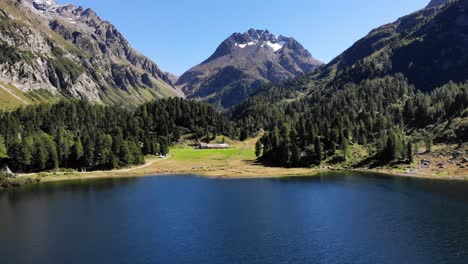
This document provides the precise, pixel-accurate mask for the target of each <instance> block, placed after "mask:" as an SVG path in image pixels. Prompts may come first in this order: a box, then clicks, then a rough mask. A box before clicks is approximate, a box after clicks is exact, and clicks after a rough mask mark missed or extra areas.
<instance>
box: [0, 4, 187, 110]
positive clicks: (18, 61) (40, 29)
mask: <svg viewBox="0 0 468 264" xmlns="http://www.w3.org/2000/svg"><path fill="white" fill-rule="evenodd" d="M0 46H1V47H2V49H1V51H0V82H3V83H10V84H11V85H13V86H15V87H17V88H18V89H20V90H21V91H23V92H25V93H28V92H33V93H34V92H35V91H38V90H45V91H48V92H49V93H50V94H52V95H53V96H56V97H66V98H80V99H87V100H91V101H96V102H103V103H109V104H122V105H127V106H133V105H137V104H139V103H141V102H144V101H147V100H151V99H154V98H159V97H167V96H181V95H182V94H181V92H180V91H178V90H177V89H175V88H174V87H173V84H172V82H171V81H170V80H169V77H168V75H167V74H166V73H164V72H163V71H161V70H160V69H159V68H158V66H157V65H156V64H155V63H154V62H152V61H151V60H150V59H148V58H146V57H145V56H143V55H141V54H140V53H138V52H137V51H135V50H134V49H133V48H132V47H131V46H130V44H129V43H128V41H127V40H126V39H125V38H124V37H123V35H122V34H121V33H120V32H119V31H118V30H117V29H116V28H115V27H114V26H113V25H112V24H110V23H109V22H106V21H103V20H102V19H101V18H99V16H97V14H96V13H95V12H93V11H92V10H91V9H83V8H82V7H76V6H73V5H58V4H57V3H56V2H55V1H53V0H16V1H13V0H5V1H2V2H1V3H0Z"/></svg>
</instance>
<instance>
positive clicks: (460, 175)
mask: <svg viewBox="0 0 468 264" xmlns="http://www.w3.org/2000/svg"><path fill="white" fill-rule="evenodd" d="M256 140H257V138H253V139H250V140H247V141H245V142H237V141H229V142H228V143H229V144H230V145H231V148H230V149H214V150H198V149H195V148H194V147H191V146H188V145H187V144H179V145H177V146H176V147H174V148H172V149H171V150H170V155H169V156H168V157H165V158H160V157H154V156H149V157H146V164H145V165H142V166H136V167H132V168H127V169H120V170H112V171H94V172H76V171H63V172H51V173H41V174H28V175H22V176H21V177H20V178H30V179H33V180H35V179H36V178H40V180H41V181H42V182H48V181H62V180H77V179H78V180H79V179H94V178H115V177H139V176H149V175H170V174H195V175H201V176H206V177H216V178H270V177H284V176H312V175H314V174H317V173H318V172H321V171H326V170H332V169H340V170H346V169H349V168H350V167H351V166H352V163H354V162H358V161H359V160H360V159H361V158H363V157H364V156H365V154H363V150H362V148H353V149H352V151H351V155H352V156H353V157H359V158H356V159H348V161H347V162H346V163H341V164H335V165H331V164H329V163H325V164H324V166H323V169H318V168H315V169H314V168H281V167H268V166H264V165H262V164H259V163H257V162H256V157H255V151H254V145H255V142H256ZM453 151H454V146H435V147H434V150H433V152H432V153H425V154H418V155H416V157H415V162H414V163H413V164H395V165H387V166H384V167H378V168H373V169H364V168H358V169H356V170H361V171H368V172H369V171H370V172H381V173H386V174H392V175H398V176H405V177H420V178H434V179H464V180H467V179H468V169H467V168H464V166H460V164H459V163H458V162H450V161H451V160H452V159H451V155H452V153H453ZM424 160H430V161H431V163H430V165H429V166H422V165H421V163H422V161H424ZM442 163H443V164H444V165H443V166H440V164H442Z"/></svg>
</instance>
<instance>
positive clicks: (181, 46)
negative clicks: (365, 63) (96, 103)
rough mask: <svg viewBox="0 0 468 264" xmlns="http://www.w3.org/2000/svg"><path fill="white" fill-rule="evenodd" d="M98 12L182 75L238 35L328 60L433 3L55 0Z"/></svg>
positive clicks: (389, 0)
mask: <svg viewBox="0 0 468 264" xmlns="http://www.w3.org/2000/svg"><path fill="white" fill-rule="evenodd" d="M58 2H59V3H73V4H75V5H81V6H83V7H90V8H92V9H94V10H95V11H96V12H97V13H98V15H100V16H101V17H102V18H104V19H105V20H108V21H110V22H112V23H113V24H114V25H115V26H116V27H117V28H118V29H119V30H120V31H121V32H122V33H123V34H124V36H125V37H126V38H127V39H128V40H129V41H130V43H131V44H132V46H133V47H134V48H136V49H137V50H139V51H140V52H142V53H143V54H145V55H147V56H148V57H150V58H151V59H153V60H154V61H155V62H156V63H157V64H158V65H159V66H160V67H161V68H162V69H163V70H165V71H169V72H172V73H174V74H181V73H183V72H184V71H185V70H187V69H189V68H190V67H192V66H194V65H196V64H198V63H200V62H201V61H203V60H205V59H206V58H208V57H209V56H210V55H211V54H212V53H213V52H214V50H215V49H216V47H217V46H218V45H219V44H220V43H221V42H222V41H223V40H224V39H226V38H227V37H229V36H230V35H231V34H232V33H234V32H245V31H247V30H248V29H250V28H255V29H268V30H270V32H272V33H274V34H277V35H284V36H288V37H294V38H296V39H297V40H298V41H299V42H301V43H302V44H303V45H304V47H305V48H307V49H308V50H309V51H310V52H311V53H312V55H313V56H314V57H316V58H317V59H319V60H322V61H324V62H328V61H330V60H331V59H333V58H334V57H336V56H337V55H339V54H340V53H341V52H343V51H344V50H345V49H346V48H348V47H349V46H351V45H352V44H353V43H354V42H356V41H357V40H359V39H360V38H361V37H363V36H365V35H366V34H367V33H368V32H369V31H370V30H371V29H373V28H375V27H377V26H380V25H383V24H386V23H389V22H393V21H394V20H396V19H397V18H398V17H400V16H403V15H405V14H409V13H411V12H413V11H416V10H418V9H421V8H423V7H424V6H426V5H427V4H428V3H429V0H378V1H374V0H281V1H280V0H235V1H225V0H133V1H124V0H58Z"/></svg>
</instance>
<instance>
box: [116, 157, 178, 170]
mask: <svg viewBox="0 0 468 264" xmlns="http://www.w3.org/2000/svg"><path fill="white" fill-rule="evenodd" d="M171 157H172V156H171V155H168V156H166V157H164V158H162V159H156V160H152V161H150V162H147V163H146V164H144V165H141V166H138V167H132V168H128V169H121V170H113V172H130V171H134V170H139V169H144V168H147V167H149V166H151V165H153V163H156V162H160V161H163V160H167V159H170V158H171Z"/></svg>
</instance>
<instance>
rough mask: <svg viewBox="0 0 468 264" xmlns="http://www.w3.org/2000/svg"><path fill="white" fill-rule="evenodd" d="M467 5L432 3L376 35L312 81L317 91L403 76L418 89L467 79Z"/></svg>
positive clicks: (374, 32)
mask: <svg viewBox="0 0 468 264" xmlns="http://www.w3.org/2000/svg"><path fill="white" fill-rule="evenodd" d="M467 6H468V1H466V0H457V1H453V0H432V1H431V2H430V3H429V4H428V6H427V7H426V8H424V9H422V10H419V11H417V12H415V13H412V14H410V15H407V16H404V17H402V18H400V19H398V20H397V21H395V22H393V23H390V24H387V25H383V26H381V27H378V28H376V29H374V30H372V31H371V32H370V33H369V34H368V35H367V36H365V37H364V38H362V39H361V40H359V41H358V42H356V43H355V44H354V45H353V46H351V47H350V48H349V49H347V50H346V51H345V52H343V53H342V54H341V55H339V56H338V57H337V58H335V59H334V60H333V61H332V62H330V63H329V64H328V65H326V66H324V67H323V68H322V69H321V71H320V72H317V73H316V74H315V75H314V76H313V78H312V79H313V80H314V81H315V84H316V85H315V86H317V84H318V85H319V86H321V87H325V86H329V85H330V83H333V85H334V86H336V85H338V84H344V83H346V82H354V83H358V82H360V81H361V80H363V79H371V78H374V77H383V76H386V75H391V74H396V73H402V74H403V75H404V76H405V77H406V78H407V79H408V81H409V82H410V83H411V84H413V85H415V86H416V88H417V89H419V90H424V91H429V90H432V89H434V88H436V87H439V86H441V85H444V84H445V83H447V82H449V81H455V82H462V81H465V80H467V79H468V78H467V75H466V73H467V71H468V56H467V54H468V53H467V52H468V48H467V47H468V46H467V45H468V33H467V25H468V22H467V21H468V14H467V12H466V8H467Z"/></svg>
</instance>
